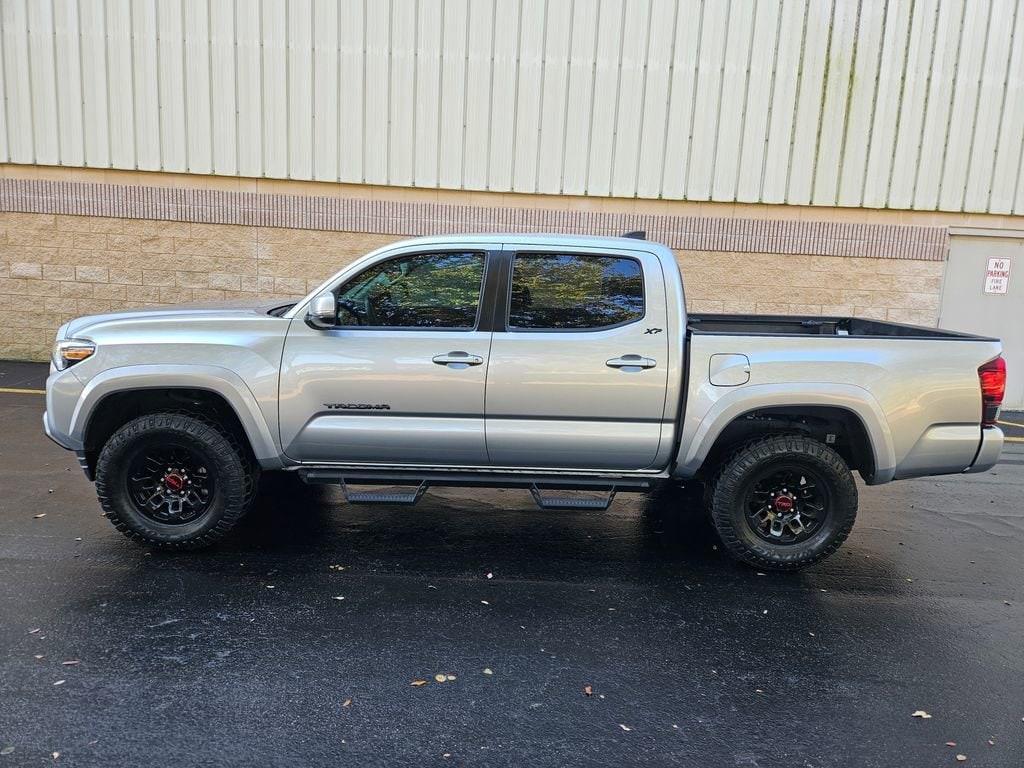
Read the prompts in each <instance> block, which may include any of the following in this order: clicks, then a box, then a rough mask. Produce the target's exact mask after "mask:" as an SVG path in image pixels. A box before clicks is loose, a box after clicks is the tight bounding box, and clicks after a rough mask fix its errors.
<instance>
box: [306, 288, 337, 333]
mask: <svg viewBox="0 0 1024 768" xmlns="http://www.w3.org/2000/svg"><path fill="white" fill-rule="evenodd" d="M306 322H307V323H309V324H310V325H311V326H312V327H314V328H319V329H321V330H324V329H326V328H333V327H334V326H336V325H337V324H338V304H337V302H336V301H335V299H334V294H333V293H331V292H330V291H328V292H327V293H321V294H320V295H319V296H317V297H316V298H315V299H313V301H311V302H310V303H309V311H308V312H306Z"/></svg>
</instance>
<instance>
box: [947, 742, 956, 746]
mask: <svg viewBox="0 0 1024 768" xmlns="http://www.w3.org/2000/svg"><path fill="white" fill-rule="evenodd" d="M946 746H947V747H955V746H956V742H955V741H947V742H946Z"/></svg>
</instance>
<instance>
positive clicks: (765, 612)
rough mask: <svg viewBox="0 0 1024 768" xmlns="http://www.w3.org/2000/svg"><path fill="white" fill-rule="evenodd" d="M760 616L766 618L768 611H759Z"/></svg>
mask: <svg viewBox="0 0 1024 768" xmlns="http://www.w3.org/2000/svg"><path fill="white" fill-rule="evenodd" d="M761 615H762V616H767V615H768V609H767V608H765V609H764V610H763V611H761Z"/></svg>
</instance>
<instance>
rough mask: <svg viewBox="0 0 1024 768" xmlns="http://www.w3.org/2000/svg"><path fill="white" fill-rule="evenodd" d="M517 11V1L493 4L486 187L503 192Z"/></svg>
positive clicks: (511, 135)
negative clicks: (491, 70)
mask: <svg viewBox="0 0 1024 768" xmlns="http://www.w3.org/2000/svg"><path fill="white" fill-rule="evenodd" d="M520 11H521V8H520V3H519V0H496V2H495V5H494V13H495V16H494V44H493V45H492V56H493V61H494V63H493V66H494V70H493V72H492V75H491V77H492V81H491V103H490V110H489V111H490V118H489V119H490V125H491V130H490V137H489V147H488V152H489V154H488V158H487V174H486V178H487V182H486V187H487V188H488V189H498V190H501V191H503V192H504V191H508V190H510V189H512V164H513V162H514V157H515V148H514V142H515V126H516V98H517V93H516V82H517V79H518V74H517V69H518V62H517V61H516V57H517V53H518V50H519V35H520Z"/></svg>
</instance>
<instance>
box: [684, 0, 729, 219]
mask: <svg viewBox="0 0 1024 768" xmlns="http://www.w3.org/2000/svg"><path fill="white" fill-rule="evenodd" d="M735 4H736V5H737V6H740V5H741V4H742V0H737V2H736V3H735ZM732 6H733V0H728V1H727V2H705V5H704V17H703V20H702V24H701V39H700V53H699V54H698V71H697V91H696V95H695V97H694V107H693V109H694V114H693V115H692V118H693V119H692V129H691V136H692V138H691V139H690V146H689V161H688V163H687V169H686V170H687V174H686V197H687V198H689V199H690V200H710V199H711V184H712V181H713V176H714V172H715V149H716V146H717V139H718V130H719V117H720V111H719V106H720V105H721V102H722V88H723V81H722V75H723V70H724V68H725V61H726V59H725V54H726V41H727V38H728V34H729V17H730V15H731V11H732ZM695 149H696V150H697V151H694V150H695Z"/></svg>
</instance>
